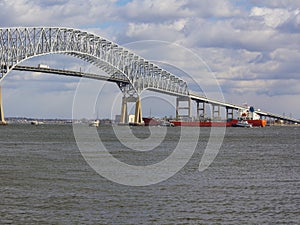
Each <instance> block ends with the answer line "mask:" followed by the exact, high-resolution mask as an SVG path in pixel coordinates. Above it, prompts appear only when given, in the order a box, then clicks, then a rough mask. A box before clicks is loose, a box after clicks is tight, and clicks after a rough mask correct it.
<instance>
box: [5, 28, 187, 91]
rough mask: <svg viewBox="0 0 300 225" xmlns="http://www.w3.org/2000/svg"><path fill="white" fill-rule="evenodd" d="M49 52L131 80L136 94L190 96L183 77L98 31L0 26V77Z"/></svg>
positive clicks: (110, 74) (132, 89) (131, 85)
mask: <svg viewBox="0 0 300 225" xmlns="http://www.w3.org/2000/svg"><path fill="white" fill-rule="evenodd" d="M46 54H65V55H70V56H74V57H77V58H80V59H82V60H84V61H86V62H89V63H91V64H94V65H95V66H97V67H99V68H100V69H102V70H103V71H105V72H106V73H107V74H108V75H109V76H111V77H122V78H123V79H124V78H125V79H126V80H128V82H129V84H130V90H131V91H133V92H134V93H135V94H137V95H139V94H140V93H141V92H142V91H143V90H145V89H156V90H158V91H159V90H161V91H164V92H169V93H173V94H176V95H184V96H186V95H188V87H187V83H186V82H185V81H184V80H182V79H181V78H179V77H177V76H175V75H173V74H172V73H170V72H168V71H166V70H164V69H162V68H160V67H159V66H157V65H155V64H154V63H152V62H149V61H147V60H146V59H144V58H142V57H140V56H138V55H137V54H135V53H133V52H131V51H129V50H128V49H125V48H123V47H121V46H119V45H118V44H116V43H114V42H112V41H110V40H107V39H104V38H102V37H100V36H97V35H95V34H92V33H89V32H86V31H82V30H78V29H72V28H60V27H27V28H0V66H1V77H0V80H1V79H3V78H4V77H5V76H6V75H7V74H8V73H9V72H10V71H11V70H12V69H13V68H14V67H15V66H16V65H18V64H19V63H21V62H23V61H25V60H26V59H29V58H32V57H36V56H42V55H46Z"/></svg>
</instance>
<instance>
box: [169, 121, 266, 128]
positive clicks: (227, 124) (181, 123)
mask: <svg viewBox="0 0 300 225" xmlns="http://www.w3.org/2000/svg"><path fill="white" fill-rule="evenodd" d="M247 122H248V123H249V124H251V125H252V126H253V127H265V126H266V124H267V121H266V120H247ZM172 123H173V124H174V126H185V127H232V126H234V125H235V124H237V123H238V120H230V121H193V122H186V121H172Z"/></svg>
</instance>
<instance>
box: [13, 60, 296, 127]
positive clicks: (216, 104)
mask: <svg viewBox="0 0 300 225" xmlns="http://www.w3.org/2000/svg"><path fill="white" fill-rule="evenodd" d="M13 70H17V71H29V72H40V73H48V74H55V75H63V76H72V77H79V78H89V79H96V80H102V81H108V82H114V83H117V84H118V85H119V86H120V85H121V83H122V84H123V85H126V84H128V83H129V82H130V81H128V79H126V78H124V77H122V76H107V75H100V74H95V73H86V72H82V71H72V70H62V69H55V68H50V67H49V68H43V67H33V66H19V65H18V66H15V67H14V68H13ZM149 90H151V88H149ZM152 91H157V92H160V93H163V94H169V95H174V96H176V97H177V98H178V100H177V103H178V104H177V112H178V111H179V110H180V109H181V108H180V106H179V102H180V100H181V101H189V100H192V101H195V102H196V103H197V118H199V117H200V115H201V112H202V115H203V114H204V113H205V112H204V110H205V106H204V105H205V104H210V105H212V116H213V117H214V116H215V117H219V116H220V107H223V108H225V109H226V117H227V118H226V119H229V116H233V110H245V109H246V108H245V106H241V105H236V104H232V103H227V102H222V101H219V100H215V99H210V98H207V97H205V96H201V95H199V94H197V93H193V92H191V91H189V93H188V95H182V94H175V93H170V92H169V91H166V90H157V89H152ZM200 104H202V108H200V106H199V105H200ZM182 109H186V110H188V111H190V107H189V108H186V107H183V108H182ZM255 113H257V114H258V115H260V116H261V117H264V118H266V119H267V118H269V119H274V120H282V121H285V122H289V123H298V124H300V120H297V119H294V118H290V117H286V116H282V115H278V114H274V113H270V112H265V111H261V110H255ZM216 114H217V115H216ZM180 116H181V115H180V114H177V117H180ZM186 116H187V117H191V115H186Z"/></svg>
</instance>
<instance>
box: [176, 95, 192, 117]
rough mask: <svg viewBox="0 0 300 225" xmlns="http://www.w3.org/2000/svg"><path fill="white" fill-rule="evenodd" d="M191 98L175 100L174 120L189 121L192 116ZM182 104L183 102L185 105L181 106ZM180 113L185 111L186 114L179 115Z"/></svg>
mask: <svg viewBox="0 0 300 225" xmlns="http://www.w3.org/2000/svg"><path fill="white" fill-rule="evenodd" d="M191 101H192V100H191V98H189V97H178V98H177V99H176V119H177V120H180V119H182V118H187V119H190V118H191V115H192V104H191ZM182 102H185V105H184V106H182V104H181V103H182ZM182 111H185V113H186V114H181V113H182Z"/></svg>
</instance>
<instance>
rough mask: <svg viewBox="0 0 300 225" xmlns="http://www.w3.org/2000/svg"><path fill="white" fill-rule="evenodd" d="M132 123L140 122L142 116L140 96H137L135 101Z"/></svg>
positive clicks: (141, 121)
mask: <svg viewBox="0 0 300 225" xmlns="http://www.w3.org/2000/svg"><path fill="white" fill-rule="evenodd" d="M134 123H135V124H138V125H140V124H142V123H143V118H142V104H141V99H140V96H137V98H136V103H135V114H134Z"/></svg>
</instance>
